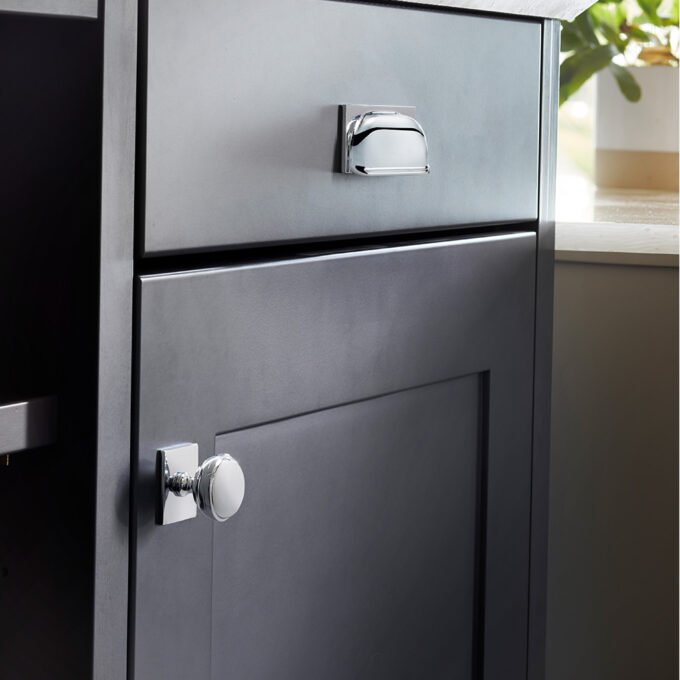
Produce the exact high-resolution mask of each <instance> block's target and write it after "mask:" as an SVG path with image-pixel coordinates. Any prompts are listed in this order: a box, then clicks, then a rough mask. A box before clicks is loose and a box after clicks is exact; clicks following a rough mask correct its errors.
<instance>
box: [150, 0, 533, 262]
mask: <svg viewBox="0 0 680 680" xmlns="http://www.w3.org/2000/svg"><path fill="white" fill-rule="evenodd" d="M142 26H143V30H144V31H145V32H146V34H147V43H148V46H147V47H148V49H147V52H148V60H147V64H146V78H147V82H148V92H147V96H146V107H145V112H144V115H145V124H144V129H145V138H143V139H140V144H141V151H142V154H143V156H142V158H143V159H145V163H143V164H142V165H141V168H140V172H139V174H138V181H139V193H138V196H139V197H140V208H141V213H142V214H141V217H142V221H143V225H142V226H143V235H142V248H143V251H144V253H145V254H148V255H151V254H154V255H157V254H161V253H169V252H178V251H187V250H188V251H190V250H201V249H210V248H217V247H221V246H233V245H244V244H263V243H268V242H282V241H290V240H307V239H313V238H335V237H340V236H350V235H357V234H365V233H378V232H394V231H403V230H413V229H425V228H428V229H429V228H450V227H451V226H454V225H466V224H470V223H479V222H509V221H516V220H527V221H529V220H535V219H536V215H537V204H538V196H537V186H538V134H539V109H540V63H541V26H540V23H539V22H537V21H529V20H526V21H519V20H517V19H508V18H501V17H488V16H478V15H471V14H461V13H455V12H433V11H430V10H428V9H415V8H413V7H410V8H405V7H395V6H394V5H392V6H390V5H385V4H380V5H378V4H376V3H353V2H331V1H326V0H251V1H250V2H239V1H238V0H195V1H194V2H191V3H187V2H186V1H185V0H149V2H148V18H147V20H146V21H145V22H143V23H142ZM508 54H511V55H512V59H508V56H507V55H508ZM470 55H474V59H473V62H474V68H472V66H471V65H469V64H470V59H471V56H470ZM463 64H468V66H467V67H463V66H462V65H463ZM244 74H245V75H244ZM352 102H356V103H365V102H366V103H369V104H370V103H371V102H382V103H386V104H407V105H413V106H417V107H418V122H419V123H420V124H421V125H422V127H423V129H424V130H425V131H426V133H427V135H428V138H429V140H430V148H429V161H428V162H429V163H430V165H431V166H432V167H433V168H435V171H434V172H433V173H432V174H431V175H429V176H428V177H422V178H420V179H416V178H413V177H387V178H377V177H376V178H374V179H371V181H359V180H358V178H357V177H355V176H353V175H346V174H344V173H343V172H342V165H341V163H340V155H341V153H340V147H341V146H342V137H343V135H344V132H343V131H342V130H341V120H340V118H341V116H340V115H339V111H338V105H340V104H344V103H352Z"/></svg>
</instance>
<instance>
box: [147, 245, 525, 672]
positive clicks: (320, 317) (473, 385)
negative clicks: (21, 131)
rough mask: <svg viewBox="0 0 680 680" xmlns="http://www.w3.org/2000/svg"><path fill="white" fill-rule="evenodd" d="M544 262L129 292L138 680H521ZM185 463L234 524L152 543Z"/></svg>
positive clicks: (291, 266)
mask: <svg viewBox="0 0 680 680" xmlns="http://www.w3.org/2000/svg"><path fill="white" fill-rule="evenodd" d="M535 248H536V239H535V235H534V234H533V233H529V232H516V233H508V234H500V235H494V236H489V237H484V238H461V239H458V240H453V241H444V242H438V243H430V244H424V245H414V246H407V247H400V248H381V249H378V250H370V251H364V252H358V253H357V252H350V253H344V254H336V255H328V256H320V257H314V258H309V259H305V260H289V261H284V262H278V263H265V264H262V265H254V266H235V267H229V268H220V269H212V270H208V271H198V272H187V273H178V274H170V275H154V276H147V277H142V279H141V281H140V320H139V329H140V345H139V352H140V353H139V371H140V374H139V415H138V422H139V445H138V446H139V481H138V488H139V494H138V499H137V503H138V505H137V507H138V511H137V512H138V523H139V524H138V526H139V529H138V534H137V561H136V592H135V610H134V618H135V622H136V635H135V639H134V650H135V657H134V668H135V673H136V675H135V677H136V678H143V679H145V680H146V679H147V678H148V679H149V680H151V678H161V677H162V678H165V679H166V680H174V678H178V679H179V678H182V677H186V676H187V675H189V674H192V677H196V678H209V677H212V678H266V677H272V676H274V677H278V678H290V679H291V680H292V679H294V678H316V677H324V678H329V679H330V678H338V679H340V678H367V679H368V678H392V677H403V678H418V677H433V678H435V677H460V678H473V677H476V674H478V673H479V672H480V670H479V669H480V668H482V666H483V667H484V668H485V669H486V671H485V672H486V676H485V677H489V678H501V677H502V678H505V679H508V680H509V679H510V678H522V677H525V675H526V644H527V603H528V590H527V587H528V582H527V569H528V556H529V512H530V504H529V499H530V487H531V425H532V393H533V387H532V386H533V342H534V340H533V333H534V325H533V316H534V284H535V266H534V262H535ZM489 272H493V276H488V273H489ZM473 339H474V340H473ZM183 442H197V443H198V444H199V447H200V450H201V451H202V453H203V457H207V456H210V455H213V454H214V453H230V454H231V455H232V456H233V457H234V458H236V459H237V460H238V461H239V462H240V463H241V464H242V466H243V468H244V472H245V476H246V500H245V501H244V506H243V507H242V508H241V510H240V511H239V513H238V514H237V515H236V516H235V517H234V518H232V519H231V520H229V521H228V522H227V523H226V524H224V525H216V524H213V523H212V522H210V521H209V520H207V519H205V518H198V519H194V520H191V521H187V522H185V523H180V524H175V525H169V526H164V527H159V526H156V525H155V524H154V517H155V509H156V508H155V503H156V493H155V485H156V479H157V471H156V452H157V451H158V450H159V449H162V448H165V447H167V446H169V445H172V444H177V443H183ZM178 547H179V550H180V554H179V555H178V553H177V551H178ZM159 584H162V587H159ZM168 593H172V597H168ZM177 610H179V611H181V612H182V616H181V617H175V616H174V615H173V611H177Z"/></svg>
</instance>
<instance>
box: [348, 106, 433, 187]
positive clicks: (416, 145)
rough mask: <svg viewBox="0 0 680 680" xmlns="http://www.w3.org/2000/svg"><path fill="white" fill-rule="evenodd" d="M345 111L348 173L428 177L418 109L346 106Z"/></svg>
mask: <svg viewBox="0 0 680 680" xmlns="http://www.w3.org/2000/svg"><path fill="white" fill-rule="evenodd" d="M342 110H343V127H342V129H343V130H344V136H343V141H342V168H343V171H344V172H345V173H346V174H354V175H363V176H384V175H427V174H429V172H430V166H429V163H428V154H427V137H426V136H425V131H424V130H423V128H422V127H421V125H420V123H418V121H417V120H416V119H415V113H416V110H415V107H413V106H358V105H355V104H346V105H344V106H343V107H342Z"/></svg>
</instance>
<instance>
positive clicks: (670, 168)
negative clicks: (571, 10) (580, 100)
mask: <svg viewBox="0 0 680 680" xmlns="http://www.w3.org/2000/svg"><path fill="white" fill-rule="evenodd" d="M679 43H680V29H679V28H678V0H616V1H602V0H600V1H598V2H596V3H595V4H594V5H593V6H592V7H591V8H590V9H588V10H586V11H585V12H583V13H582V14H581V15H579V16H578V17H577V18H576V19H575V20H574V21H571V22H563V23H562V48H561V49H562V54H563V60H562V63H561V67H560V104H563V103H564V102H565V101H567V99H568V98H569V97H571V96H572V95H573V94H574V93H575V92H576V91H577V90H578V89H579V88H580V87H581V86H582V85H583V84H584V83H585V82H586V81H587V80H588V79H589V78H591V77H592V76H593V75H595V74H598V75H597V103H596V123H595V126H596V141H595V147H596V155H595V179H596V183H597V184H598V185H600V186H618V187H627V188H656V189H673V190H675V191H677V190H678V69H677V68H675V67H677V65H678V55H679V51H680V45H679Z"/></svg>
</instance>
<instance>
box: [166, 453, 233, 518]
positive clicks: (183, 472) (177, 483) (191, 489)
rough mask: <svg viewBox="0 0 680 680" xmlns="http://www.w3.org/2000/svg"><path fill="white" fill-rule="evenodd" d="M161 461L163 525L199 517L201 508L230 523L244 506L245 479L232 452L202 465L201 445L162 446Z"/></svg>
mask: <svg viewBox="0 0 680 680" xmlns="http://www.w3.org/2000/svg"><path fill="white" fill-rule="evenodd" d="M158 462H159V474H160V484H159V486H160V491H161V498H160V508H159V516H158V523H159V524H173V523H175V522H181V521H182V520H185V519H191V518H192V517H196V508H197V507H198V508H199V509H200V510H201V512H202V513H203V514H204V515H206V516H207V517H210V519H214V520H215V521H216V522H226V521H227V520H228V519H229V518H230V517H232V516H233V515H235V514H236V512H237V511H238V509H239V508H240V507H241V503H242V502H243V496H244V495H245V478H244V476H243V470H242V469H241V466H240V465H239V464H238V462H237V461H236V460H234V459H233V458H232V457H231V456H230V455H229V454H227V453H223V454H220V455H217V456H212V457H211V458H208V459H207V460H205V461H204V462H203V463H202V464H201V465H199V464H198V444H181V445H180V446H173V447H170V448H167V449H161V450H160V451H159V452H158ZM191 471H193V472H191ZM189 494H191V496H189Z"/></svg>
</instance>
